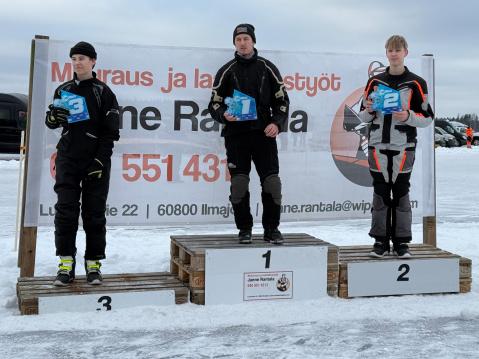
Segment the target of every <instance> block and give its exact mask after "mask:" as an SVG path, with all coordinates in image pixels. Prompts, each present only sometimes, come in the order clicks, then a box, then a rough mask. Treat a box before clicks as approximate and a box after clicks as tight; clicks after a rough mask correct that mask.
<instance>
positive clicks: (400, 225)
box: [394, 194, 412, 237]
mask: <svg viewBox="0 0 479 359" xmlns="http://www.w3.org/2000/svg"><path fill="white" fill-rule="evenodd" d="M411 224H412V212H411V202H410V201H409V194H407V195H405V196H402V197H401V198H399V201H398V204H397V206H396V228H395V231H394V232H395V236H396V237H411V235H412V234H411Z"/></svg>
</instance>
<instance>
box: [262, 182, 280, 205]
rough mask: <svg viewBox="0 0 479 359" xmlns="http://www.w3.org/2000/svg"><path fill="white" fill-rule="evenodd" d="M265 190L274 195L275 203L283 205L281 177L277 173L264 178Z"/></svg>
mask: <svg viewBox="0 0 479 359" xmlns="http://www.w3.org/2000/svg"><path fill="white" fill-rule="evenodd" d="M263 191H264V192H266V193H269V194H270V195H271V197H273V201H274V203H275V204H277V205H278V206H279V205H281V179H280V178H279V176H278V175H277V174H273V175H269V176H268V177H266V178H265V179H264V181H263Z"/></svg>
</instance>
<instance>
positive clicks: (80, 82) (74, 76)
mask: <svg viewBox="0 0 479 359" xmlns="http://www.w3.org/2000/svg"><path fill="white" fill-rule="evenodd" d="M92 75H93V77H91V78H89V79H88V80H83V81H80V80H78V76H77V73H76V72H74V73H73V79H74V80H75V83H76V84H77V85H78V86H86V85H89V84H91V83H92V82H93V81H95V79H96V72H95V71H92Z"/></svg>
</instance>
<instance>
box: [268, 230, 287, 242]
mask: <svg viewBox="0 0 479 359" xmlns="http://www.w3.org/2000/svg"><path fill="white" fill-rule="evenodd" d="M263 239H264V240H265V241H266V242H270V243H273V244H283V243H284V238H283V235H282V234H281V232H280V231H279V229H278V228H273V229H265V230H264V235H263Z"/></svg>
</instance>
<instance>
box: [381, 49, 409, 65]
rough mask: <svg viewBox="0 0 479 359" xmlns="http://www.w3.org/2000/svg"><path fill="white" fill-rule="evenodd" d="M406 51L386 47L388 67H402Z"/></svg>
mask: <svg viewBox="0 0 479 359" xmlns="http://www.w3.org/2000/svg"><path fill="white" fill-rule="evenodd" d="M407 53H408V52H407V49H405V48H404V47H400V48H396V47H388V49H387V50H386V56H387V58H388V60H389V65H390V66H402V65H404V58H405V57H406V56H407Z"/></svg>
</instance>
